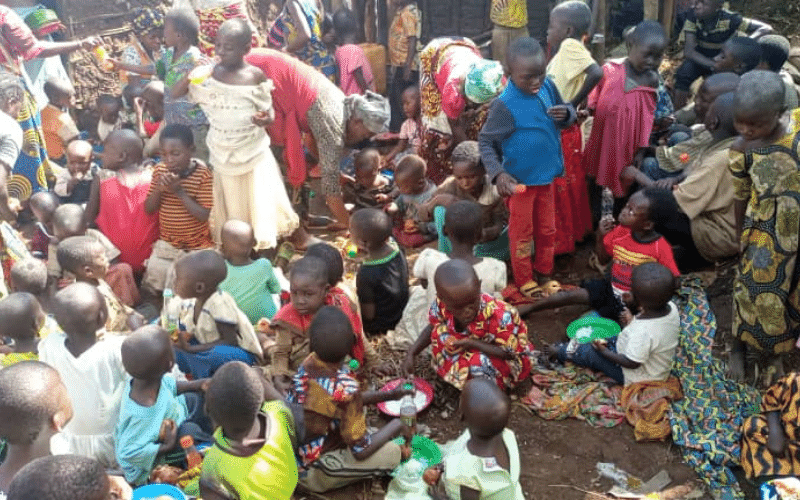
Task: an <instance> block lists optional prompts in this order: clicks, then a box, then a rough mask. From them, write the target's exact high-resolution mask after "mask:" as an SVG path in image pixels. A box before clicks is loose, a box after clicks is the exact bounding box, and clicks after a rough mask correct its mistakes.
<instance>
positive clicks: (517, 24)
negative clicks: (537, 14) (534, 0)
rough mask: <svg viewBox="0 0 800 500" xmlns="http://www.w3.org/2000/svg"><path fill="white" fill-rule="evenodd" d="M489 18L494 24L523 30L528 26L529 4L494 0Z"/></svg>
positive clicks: (509, 0)
mask: <svg viewBox="0 0 800 500" xmlns="http://www.w3.org/2000/svg"><path fill="white" fill-rule="evenodd" d="M489 17H490V18H491V20H492V23H494V24H497V25H500V26H503V27H506V28H522V27H523V26H527V24H528V4H527V3H526V2H525V0H492V10H491V11H490V13H489Z"/></svg>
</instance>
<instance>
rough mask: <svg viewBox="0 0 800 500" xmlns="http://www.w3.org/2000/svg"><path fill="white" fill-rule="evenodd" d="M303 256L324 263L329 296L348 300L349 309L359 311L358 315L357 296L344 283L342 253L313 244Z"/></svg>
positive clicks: (331, 247) (325, 246)
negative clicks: (329, 287)
mask: <svg viewBox="0 0 800 500" xmlns="http://www.w3.org/2000/svg"><path fill="white" fill-rule="evenodd" d="M305 255H306V256H307V257H316V258H318V259H322V260H323V261H324V262H325V267H326V268H327V269H328V284H329V285H330V286H331V289H330V294H331V295H332V296H335V297H340V298H341V299H342V300H344V299H349V301H350V308H351V309H352V310H355V311H359V314H360V309H359V308H358V295H356V292H355V290H354V289H353V288H352V287H351V286H350V285H348V284H347V283H345V282H344V259H343V258H342V252H341V251H340V250H339V249H338V248H336V247H335V246H333V245H329V244H328V243H315V244H314V245H311V246H310V247H308V250H306V253H305ZM359 317H360V316H359Z"/></svg>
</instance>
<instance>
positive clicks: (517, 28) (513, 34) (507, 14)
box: [489, 0, 530, 73]
mask: <svg viewBox="0 0 800 500" xmlns="http://www.w3.org/2000/svg"><path fill="white" fill-rule="evenodd" d="M489 19H490V20H491V21H492V59H494V60H495V61H499V62H500V63H501V64H502V65H503V70H504V71H505V72H506V73H508V64H507V63H506V56H507V55H508V48H509V47H510V46H511V44H512V43H514V41H515V40H517V39H518V38H524V37H527V36H530V33H529V32H528V4H527V2H526V1H525V0H491V7H490V10H489Z"/></svg>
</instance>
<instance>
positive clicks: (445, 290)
mask: <svg viewBox="0 0 800 500" xmlns="http://www.w3.org/2000/svg"><path fill="white" fill-rule="evenodd" d="M433 281H434V283H435V285H436V296H437V297H439V300H441V301H442V303H443V304H444V306H445V308H447V310H448V311H450V313H451V314H452V315H453V318H454V319H455V321H456V326H457V327H459V328H466V326H467V325H468V324H470V323H472V320H474V319H475V317H476V316H477V315H478V311H479V310H480V305H481V281H480V279H478V275H477V274H476V273H475V269H474V268H473V267H472V265H470V263H469V262H467V261H465V260H461V259H450V260H448V261H445V262H443V263H442V264H441V265H439V267H437V268H436V273H435V274H434V275H433Z"/></svg>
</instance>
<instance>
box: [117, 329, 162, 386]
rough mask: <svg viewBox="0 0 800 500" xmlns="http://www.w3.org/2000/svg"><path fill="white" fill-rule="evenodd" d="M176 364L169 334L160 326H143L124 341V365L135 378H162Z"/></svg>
mask: <svg viewBox="0 0 800 500" xmlns="http://www.w3.org/2000/svg"><path fill="white" fill-rule="evenodd" d="M174 364H175V355H174V354H173V352H172V342H171V341H170V338H169V334H168V333H167V332H166V330H164V329H163V328H161V327H159V326H156V325H146V326H143V327H141V328H139V329H138V330H136V331H134V332H133V333H131V334H130V335H128V336H127V337H126V338H125V341H124V342H123V343H122V365H123V366H124V367H125V371H126V372H128V374H129V375H130V376H131V377H133V378H135V379H140V380H160V379H161V377H162V376H164V374H165V373H169V371H170V370H172V366H173V365H174Z"/></svg>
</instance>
